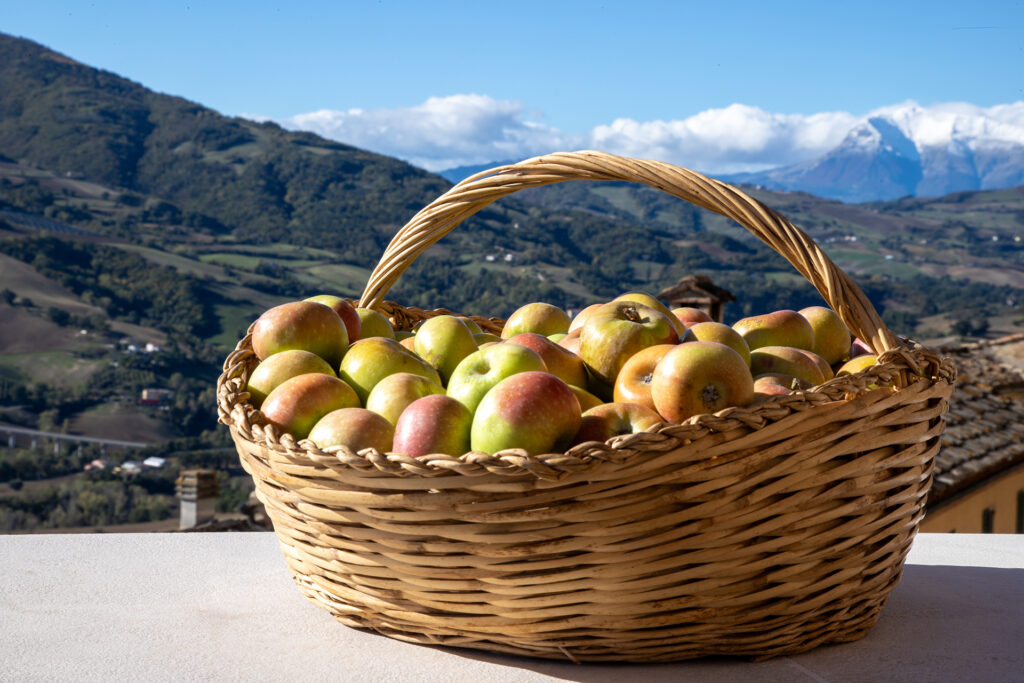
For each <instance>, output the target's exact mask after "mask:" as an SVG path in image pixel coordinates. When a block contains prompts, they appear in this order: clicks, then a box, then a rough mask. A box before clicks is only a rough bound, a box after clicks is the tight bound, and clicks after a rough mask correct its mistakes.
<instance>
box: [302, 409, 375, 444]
mask: <svg viewBox="0 0 1024 683" xmlns="http://www.w3.org/2000/svg"><path fill="white" fill-rule="evenodd" d="M394 436H395V428H394V427H393V426H391V423H390V422H388V421H387V420H385V419H384V418H383V417H381V416H380V415H378V414H377V413H375V412H373V411H372V410H367V409H366V408H359V407H352V408H342V409H339V410H333V411H331V412H329V413H327V414H326V415H324V416H323V417H322V418H320V420H319V421H318V422H317V423H316V424H315V425H314V426H313V429H312V430H310V432H309V440H310V441H312V442H313V443H315V444H316V446H317V448H331V447H332V446H347V447H348V448H350V449H352V450H353V451H357V452H358V451H361V450H363V449H364V448H375V449H376V450H378V451H380V452H381V453H386V452H388V451H390V450H391V444H392V441H393V439H394Z"/></svg>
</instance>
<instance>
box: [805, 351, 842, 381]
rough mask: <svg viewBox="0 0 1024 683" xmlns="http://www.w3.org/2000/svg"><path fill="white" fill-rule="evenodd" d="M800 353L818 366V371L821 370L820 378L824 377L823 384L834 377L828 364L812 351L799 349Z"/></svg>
mask: <svg viewBox="0 0 1024 683" xmlns="http://www.w3.org/2000/svg"><path fill="white" fill-rule="evenodd" d="M800 353H802V354H804V355H805V356H807V357H808V358H810V359H811V360H812V361H814V364H815V365H817V366H818V369H819V370H821V376H822V377H824V381H825V382H827V381H829V380H830V379H832V378H833V377H835V376H836V375H835V373H834V372H832V366H831V365H829V364H828V361H826V360H825V359H824V358H822V357H821V356H819V355H818V354H816V353H815V352H814V351H808V350H807V349H800Z"/></svg>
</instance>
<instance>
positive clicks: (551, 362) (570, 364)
mask: <svg viewBox="0 0 1024 683" xmlns="http://www.w3.org/2000/svg"><path fill="white" fill-rule="evenodd" d="M504 343H505V344H518V345H519V346H525V347H526V348H528V349H532V350H533V351H535V352H536V353H537V355H538V356H540V359H541V360H542V361H544V366H545V367H546V368H547V371H548V372H550V373H551V374H552V375H554V376H555V377H557V378H559V379H560V380H562V381H563V382H565V383H566V384H569V385H576V386H583V385H584V384H586V383H587V369H586V367H584V365H583V361H582V360H580V357H579V356H577V355H576V354H575V353H573V352H571V351H568V350H566V349H564V348H562V347H561V346H559V345H558V344H556V343H554V342H553V341H551V340H550V339H548V338H547V337H544V336H542V335H539V334H536V333H535V332H523V333H522V334H517V335H515V336H514V337H509V338H508V339H506V340H505V342H504Z"/></svg>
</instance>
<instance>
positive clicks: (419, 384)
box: [366, 372, 444, 424]
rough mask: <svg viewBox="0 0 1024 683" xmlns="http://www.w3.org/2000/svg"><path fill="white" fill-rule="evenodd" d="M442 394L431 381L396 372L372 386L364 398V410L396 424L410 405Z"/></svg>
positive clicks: (418, 376) (440, 388)
mask: <svg viewBox="0 0 1024 683" xmlns="http://www.w3.org/2000/svg"><path fill="white" fill-rule="evenodd" d="M443 393H444V389H443V388H442V387H441V385H440V384H438V383H437V382H435V381H433V380H432V379H428V378H427V377H424V376H423V375H414V374H413V373H411V372H396V373H395V374H393V375H388V376H387V377H385V378H383V379H381V380H380V381H379V382H377V384H375V385H374V387H373V389H371V390H370V394H369V396H367V397H366V409H367V410H372V411H373V412H375V413H377V414H378V415H380V416H381V417H383V418H384V419H386V420H387V421H388V422H390V423H391V424H398V416H399V415H401V414H402V411H403V410H405V409H406V407H407V406H408V405H409V404H410V403H412V402H413V401H416V400H417V399H421V398H423V397H424V396H430V395H432V394H443Z"/></svg>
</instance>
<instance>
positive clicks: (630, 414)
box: [573, 403, 664, 444]
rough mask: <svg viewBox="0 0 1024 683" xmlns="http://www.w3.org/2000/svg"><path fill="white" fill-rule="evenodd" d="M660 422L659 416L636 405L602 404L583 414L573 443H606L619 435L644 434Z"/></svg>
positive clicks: (649, 409)
mask: <svg viewBox="0 0 1024 683" xmlns="http://www.w3.org/2000/svg"><path fill="white" fill-rule="evenodd" d="M662 422H664V420H663V419H662V417H661V415H659V414H658V413H656V412H655V411H654V410H653V409H651V408H648V407H647V406H642V405H640V404H638V403H604V404H602V405H599V406H595V407H593V408H590V409H589V410H587V411H585V412H584V413H583V417H582V420H581V421H580V429H579V431H578V432H576V438H575V439H573V443H575V444H579V443H583V442H585V441H607V440H608V439H610V438H612V437H613V436H619V435H621V434H636V433H637V432H645V431H647V430H648V429H650V428H651V427H654V426H655V425H658V424H661V423H662Z"/></svg>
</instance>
